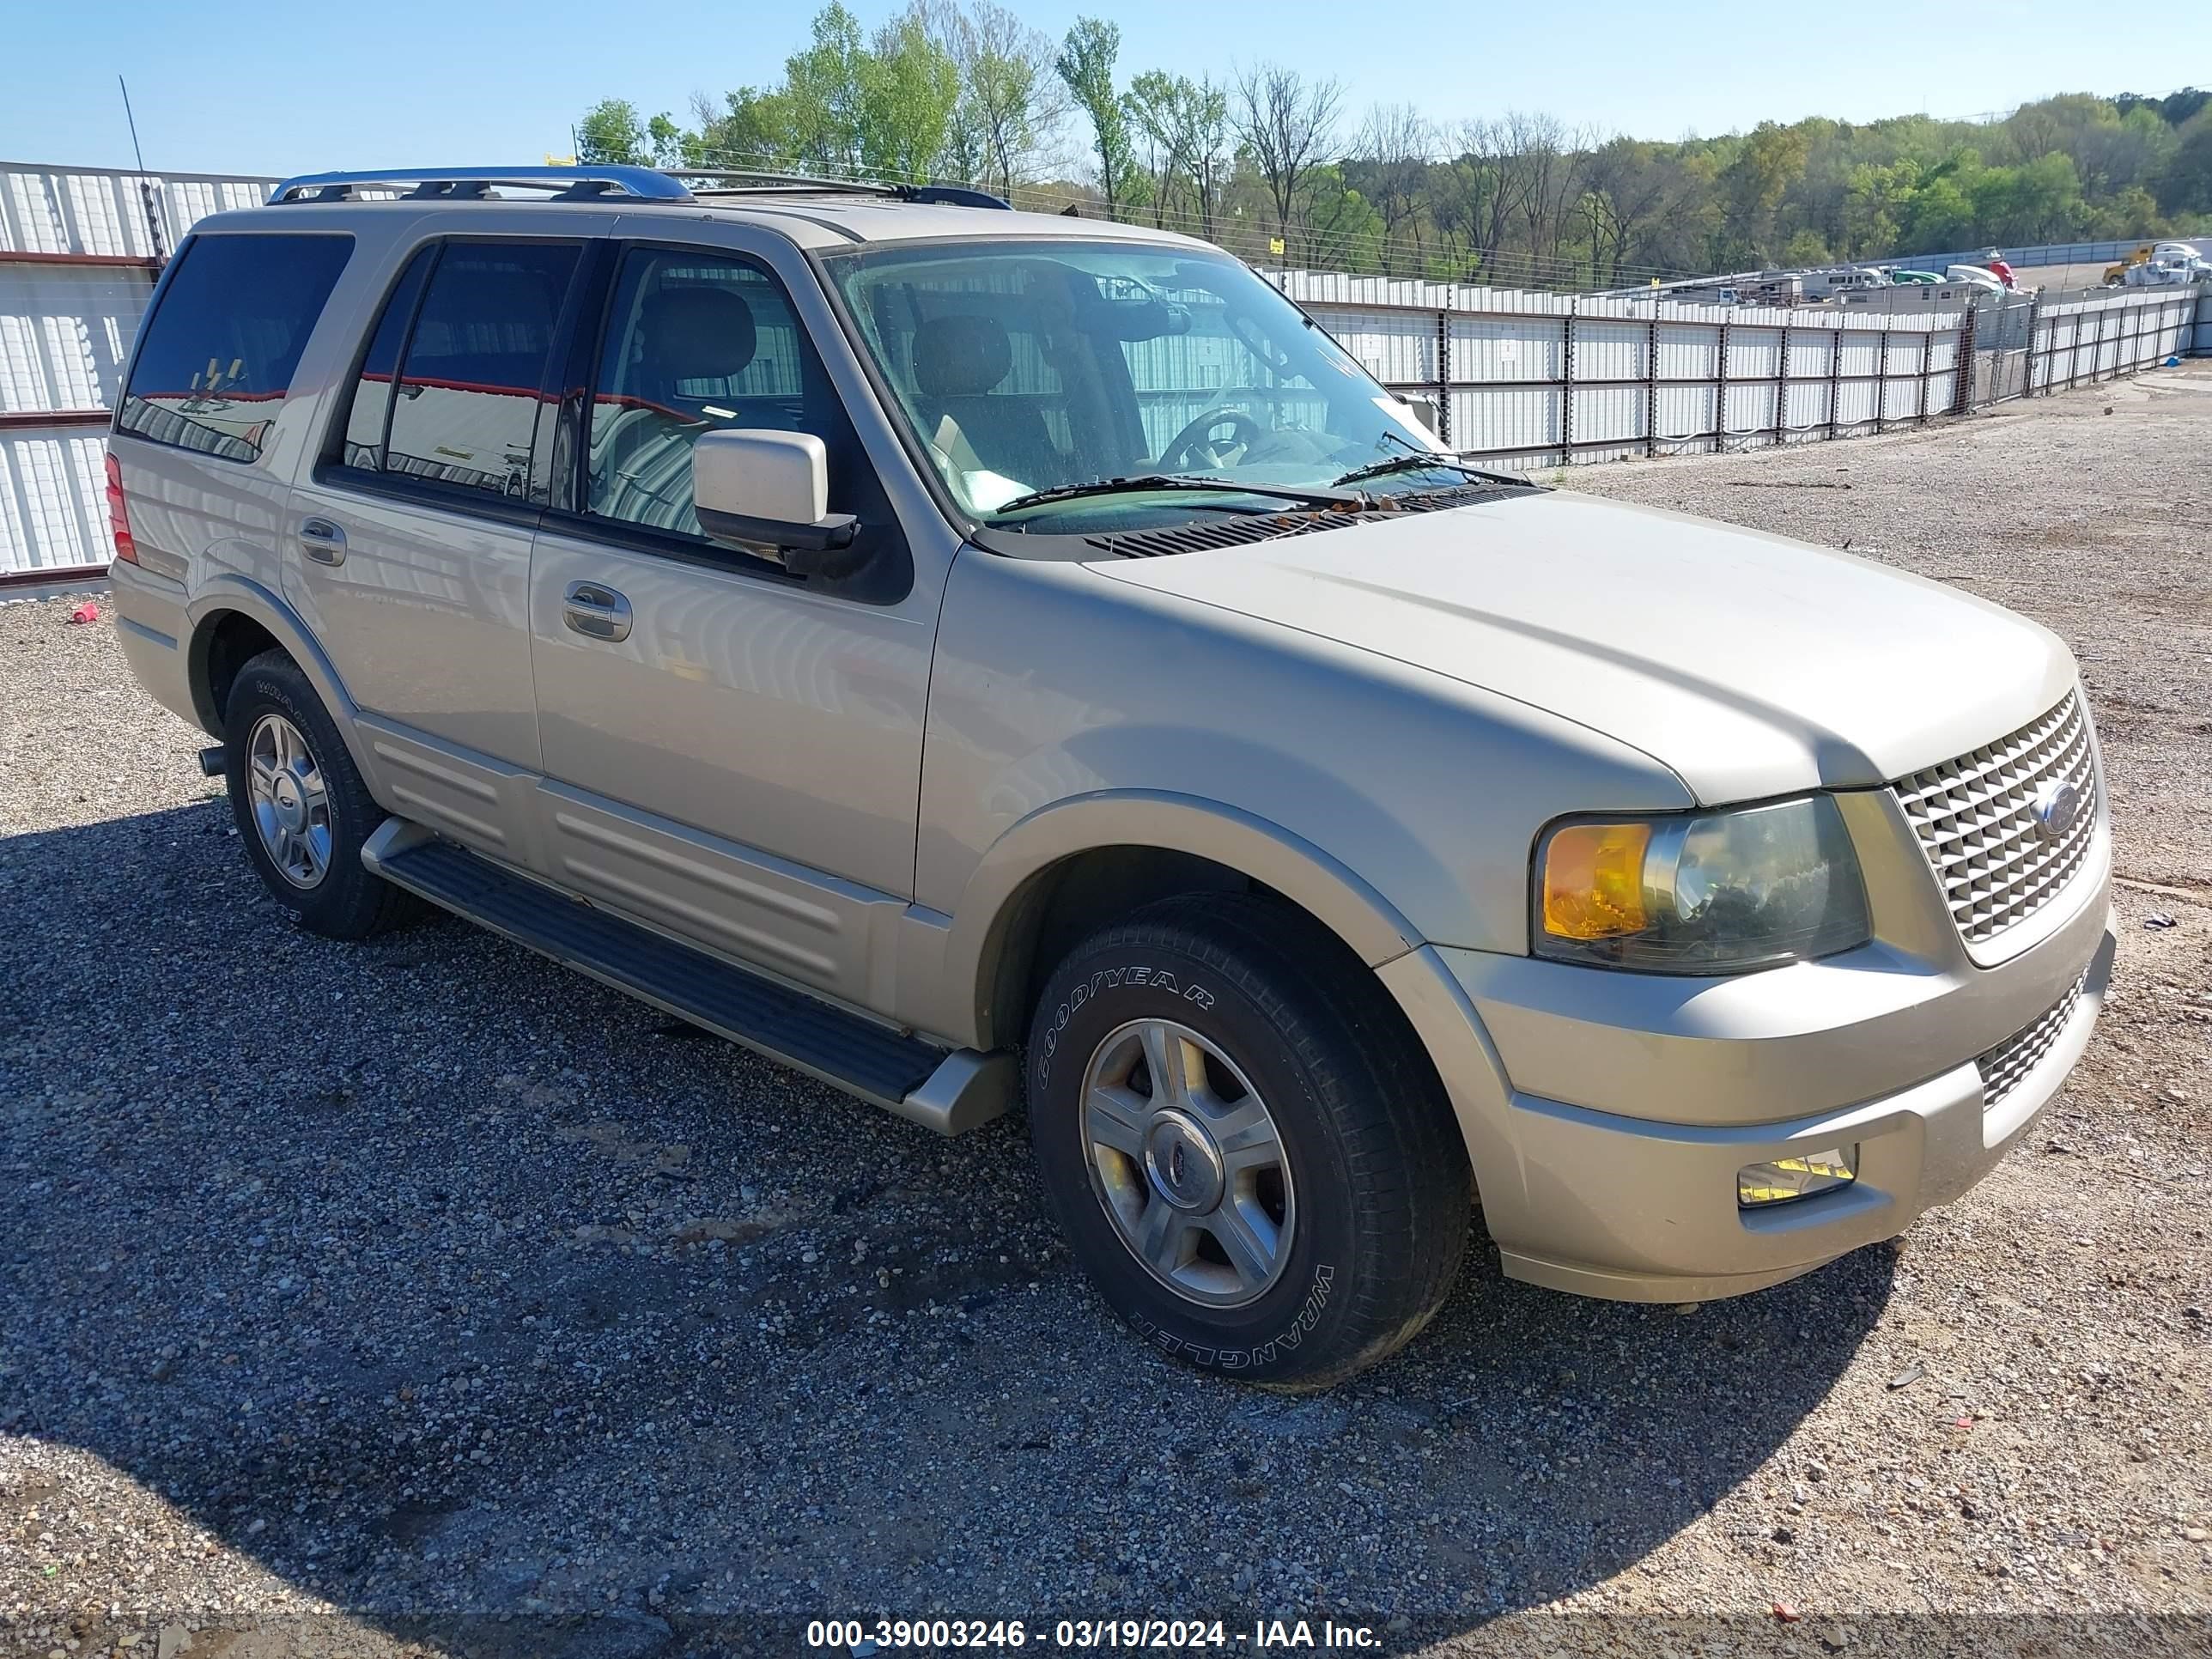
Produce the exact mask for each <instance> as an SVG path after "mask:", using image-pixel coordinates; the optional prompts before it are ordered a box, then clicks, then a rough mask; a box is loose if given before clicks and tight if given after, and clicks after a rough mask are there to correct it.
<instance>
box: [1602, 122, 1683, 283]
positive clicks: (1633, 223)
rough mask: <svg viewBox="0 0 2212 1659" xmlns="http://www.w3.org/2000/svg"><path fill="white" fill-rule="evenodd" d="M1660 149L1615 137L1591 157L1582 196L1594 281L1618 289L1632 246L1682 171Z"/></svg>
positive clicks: (1657, 210)
mask: <svg viewBox="0 0 2212 1659" xmlns="http://www.w3.org/2000/svg"><path fill="white" fill-rule="evenodd" d="M1679 178H1680V168H1679V167H1672V166H1670V165H1668V163H1666V162H1664V161H1661V160H1660V159H1659V158H1658V157H1657V155H1656V146H1654V145H1651V144H1646V143H1638V142H1637V141H1636V140H1635V139H1633V138H1627V137H1614V138H1609V139H1607V141H1606V142H1605V143H1601V144H1600V145H1598V146H1597V147H1596V148H1595V149H1593V150H1592V151H1591V152H1590V155H1589V168H1588V179H1587V182H1586V185H1585V188H1584V190H1583V201H1582V207H1583V218H1584V221H1585V222H1587V223H1588V225H1589V238H1590V280H1591V281H1592V282H1593V283H1598V284H1600V285H1601V286H1618V285H1619V284H1620V268H1621V266H1622V265H1623V264H1625V263H1626V261H1627V258H1628V251H1629V247H1630V246H1631V244H1632V242H1633V241H1634V240H1635V239H1636V238H1638V236H1640V235H1642V234H1644V232H1645V230H1646V228H1648V227H1649V225H1650V222H1651V221H1652V219H1653V218H1654V216H1656V215H1657V213H1658V212H1659V211H1660V210H1661V208H1662V205H1663V204H1665V203H1666V201H1667V199H1668V185H1669V184H1670V183H1671V182H1673V181H1674V180H1676V179H1679Z"/></svg>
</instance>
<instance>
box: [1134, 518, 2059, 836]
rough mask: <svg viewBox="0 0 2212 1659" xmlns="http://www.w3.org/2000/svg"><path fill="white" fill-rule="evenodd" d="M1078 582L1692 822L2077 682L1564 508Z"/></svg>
mask: <svg viewBox="0 0 2212 1659" xmlns="http://www.w3.org/2000/svg"><path fill="white" fill-rule="evenodd" d="M1090 568H1091V569H1093V570H1095V571H1097V572H1098V573H1099V574H1102V575H1103V576H1106V577H1109V578H1110V579H1112V580H1116V581H1125V582H1132V583H1134V584H1137V585H1138V586H1144V587H1149V588H1152V589H1154V590H1156V591H1158V592H1164V593H1170V594H1176V595H1180V596H1182V598H1185V599H1191V600H1194V601H1197V602H1199V603H1200V604H1204V605H1216V606H1219V607H1220V608H1222V609H1224V610H1226V611H1235V612H1237V613H1239V614H1241V615H1245V616H1250V617H1259V618H1261V619H1263V620H1266V621H1268V622H1273V623H1279V624H1280V625H1281V626H1283V627H1285V628H1292V629H1298V630H1300V631H1302V632H1304V633H1307V634H1312V635H1320V636H1322V637H1324V638H1328V639H1332V640H1337V641H1343V642H1344V643H1346V644H1347V645H1352V646H1356V647H1359V648H1361V649H1364V650H1366V651H1370V652H1374V653H1377V654H1379V655H1382V656H1385V657H1389V658H1393V659H1397V660H1399V661H1401V662H1405V663H1408V664H1412V665H1416V666H1419V667H1421V668H1425V669H1428V670H1431V671H1434V672H1436V673H1438V674H1443V675H1448V676H1449V677H1450V678H1454V679H1456V680H1461V681H1464V682H1466V683H1467V684H1472V685H1476V686H1480V687H1481V688H1483V689H1484V690H1488V691H1492V692H1495V693H1498V694H1500V695H1502V696H1509V697H1512V698H1515V699H1516V700H1518V701H1520V702H1527V703H1530V704H1533V705H1534V706H1536V707H1539V708H1544V709H1547V710H1549V711H1551V712H1552V713H1553V714H1559V715H1563V716H1565V718H1567V719H1569V720H1575V721H1577V722H1579V723H1580V724H1582V725H1583V726H1589V727H1591V728H1592V729H1594V730H1595V731H1598V732H1604V733H1605V734H1607V736H1609V737H1613V738H1618V739H1620V741H1622V742H1625V743H1628V744H1633V745H1634V746H1635V747H1637V748H1638V749H1640V750H1644V753H1646V754H1648V755H1650V756H1651V757H1653V758H1655V759H1656V760H1658V761H1660V762H1661V763H1663V764H1664V765H1666V766H1668V767H1669V768H1671V769H1673V770H1674V772H1675V773H1676V774H1677V775H1680V778H1681V779H1682V781H1683V782H1684V783H1686V785H1688V786H1689V787H1690V789H1691V790H1692V792H1693V793H1695V794H1696V795H1697V797H1698V799H1699V800H1700V801H1701V802H1703V803H1705V804H1707V805H1718V804H1722V803H1725V802H1729V801H1741V800H1751V799H1759V798H1760V797H1762V796H1766V795H1776V794H1784V793H1790V792H1792V791H1796V790H1802V789H1810V788H1818V787H1826V788H1832V789H1850V788H1867V787H1874V786H1876V785H1879V784H1882V783H1885V782H1887V781H1890V780H1892V779H1895V778H1899V777H1902V776H1904V775H1906V774H1908V773H1911V772H1915V771H1917V770H1919V769H1921V768H1923V767H1926V766H1932V765H1934V764H1936V763H1938V762H1941V761H1946V760H1949V759H1951V758H1953V757H1955V756H1958V755H1961V754H1964V753H1966V751H1968V750H1972V749H1975V748H1978V747H1979V746H1980V745H1981V744H1985V743H1988V742H1990V741H1992V740H1993V739H1995V738H2000V737H2002V736H2004V735H2006V734H2007V733H2008V732H2014V731H2016V730H2017V729H2018V728H2020V727H2021V726H2025V725H2027V723H2028V722H2029V721H2030V720H2033V719H2034V718H2035V717H2036V716H2037V715H2039V714H2042V713H2044V712H2045V710H2046V709H2048V708H2051V706H2052V705H2053V704H2054V703H2056V702H2058V700H2059V699H2060V698H2061V697H2063V696H2065V694H2066V692H2067V690H2069V688H2070V687H2071V686H2072V685H2073V684H2074V678H2075V671H2074V665H2073V659H2072V658H2071V656H2070V655H2069V653H2068V652H2067V649H2066V647H2065V645H2064V644H2063V642H2062V641H2060V640H2059V639H2058V637H2057V635H2054V634H2052V633H2051V632H2050V631H2049V630H2048V629H2045V628H2042V627H2040V626H2039V625H2038V624H2036V623H2032V622H2029V621H2028V620H2027V618H2025V617H2019V616H2015V614H2013V613H2012V612H2011V611H2006V610H2004V609H2002V608H2001V607H1999V606H1997V605H1991V604H1989V603H1988V602H1987V601H1985V600H1982V599H1975V598H1973V597H1972V595H1970V594H1966V593H1960V592H1956V591H1955V590H1954V589H1951V588H1948V587H1945V586H1942V585H1941V584H1940V583H1936V582H1932V581H1928V580H1923V579H1922V578H1920V577H1917V576H1911V575H1907V574H1904V573H1902V572H1899V571H1895V570H1891V569H1888V568H1886V567H1883V566H1881V565H1877V564H1873V563H1869V562H1867V561H1865V560H1863V559H1857V558H1853V557H1851V556H1850V555H1849V554H1844V553H1838V552H1832V551H1831V550H1827V549H1826V548H1820V547H1814V546H1813V545H1811V544H1808V543H1804V542H1797V541H1791V540H1790V539H1789V538H1785V537H1781V536H1769V535H1765V534H1763V533H1761V532H1757V531H1750V530H1741V529H1737V528H1735V526H1730V525H1724V524H1717V523H1715V522H1713V521H1712V520H1708V519H1699V518H1692V517H1691V516H1690V515H1689V514H1687V513H1668V512H1662V511H1658V510H1656V509H1654V508H1650V507H1630V506H1624V505H1621V504H1620V503H1617V502H1613V501H1601V500H1599V499H1597V498H1595V497H1593V496H1589V495H1576V494H1574V493H1572V492H1567V491H1547V492H1544V493H1542V494H1531V495H1516V496H1510V497H1507V498H1506V499H1504V500H1502V501H1489V502H1484V503H1481V504H1479V505H1475V506H1471V507H1457V508H1452V509H1449V510H1446V511H1443V512H1433V513H1420V514H1418V515H1413V514H1408V515H1407V517H1405V518H1404V519H1402V520H1384V521H1381V522H1377V521H1375V520H1368V521H1366V522H1364V523H1361V524H1358V525H1352V526H1346V528H1344V529H1342V530H1338V531H1330V532H1322V533H1319V534H1314V535H1305V536H1295V537H1289V538H1283V539H1281V540H1277V541H1272V542H1261V543H1258V544H1249V545H1246V546H1243V547H1235V548H1224V549H1218V550H1209V551H1203V552H1193V553H1182V554H1175V555H1170V556H1164V557H1158V558H1150V559H1117V560H1115V561H1113V562H1109V563H1099V564H1094V565H1092V566H1091V567H1090ZM1593 805H1600V803H1593Z"/></svg>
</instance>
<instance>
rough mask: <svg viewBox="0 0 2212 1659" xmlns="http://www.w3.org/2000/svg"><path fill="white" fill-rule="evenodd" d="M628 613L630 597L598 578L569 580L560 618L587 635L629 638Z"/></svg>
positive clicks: (597, 637) (563, 595) (600, 637)
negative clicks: (587, 580) (603, 583)
mask: <svg viewBox="0 0 2212 1659" xmlns="http://www.w3.org/2000/svg"><path fill="white" fill-rule="evenodd" d="M629 616H630V612H629V600H628V599H624V598H623V596H622V595H621V594H619V593H617V592H615V591H614V589H613V588H611V587H608V586H604V585H602V584H601V583H599V582H570V583H569V584H568V592H565V593H563V594H562V596H561V620H562V622H563V623H567V624H568V631H569V632H570V633H572V634H581V635H583V636H584V637H585V638H586V639H591V640H626V639H628V638H629Z"/></svg>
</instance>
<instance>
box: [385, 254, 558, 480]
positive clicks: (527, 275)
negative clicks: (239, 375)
mask: <svg viewBox="0 0 2212 1659" xmlns="http://www.w3.org/2000/svg"><path fill="white" fill-rule="evenodd" d="M578 252H579V250H578V249H577V247H576V246H574V244H572V243H562V244H553V243H532V242H448V243H447V244H445V245H444V246H442V247H441V248H440V249H439V250H438V251H437V255H436V263H435V264H434V265H433V266H431V267H430V270H429V274H428V282H427V284H426V285H425V287H424V288H423V289H422V296H421V299H420V301H419V303H418V302H416V301H414V300H413V299H412V298H411V296H410V292H409V290H410V282H409V281H408V280H407V279H404V278H403V280H402V281H401V283H400V284H399V286H398V289H396V290H395V291H394V293H393V295H392V298H391V300H389V301H386V307H385V314H384V316H383V318H382V319H380V321H379V323H378V325H377V331H376V336H375V337H374V339H373V340H372V341H371V343H370V346H369V352H368V358H367V360H366V361H365V362H364V363H363V367H362V380H361V382H360V384H359V386H356V390H355V398H354V407H353V409H352V410H349V413H348V416H347V424H346V436H345V441H344V443H345V447H344V458H345V460H346V463H347V465H351V466H356V467H361V468H364V469H366V470H368V471H380V472H385V473H388V474H392V475H393V476H396V477H410V478H422V479H429V480H434V481H435V482H437V483H441V484H446V485H449V486H455V487H459V488H461V489H474V490H481V491H483V492H484V493H486V494H488V495H498V496H501V497H505V498H508V499H511V500H515V501H522V500H526V499H529V498H531V496H532V478H533V477H536V476H538V473H539V472H542V468H541V469H538V470H537V471H533V465H532V460H533V456H534V455H535V454H536V453H537V451H538V447H539V446H540V445H542V444H545V443H549V442H550V428H551V426H552V422H551V420H550V418H546V419H542V420H541V418H540V412H541V410H543V411H544V413H545V415H546V416H549V417H550V413H551V411H552V410H553V408H554V406H555V404H556V401H557V400H556V398H554V396H553V394H552V393H551V392H549V391H547V390H546V386H547V384H548V378H549V377H548V362H549V360H550V357H551V356H552V351H553V341H554V336H555V334H556V325H557V324H558V322H559V320H560V316H561V307H562V301H564V300H565V299H566V297H567V295H568V283H569V280H570V278H571V277H572V276H574V273H575V269H576V261H577V257H578ZM404 311H411V312H412V314H413V326H412V330H411V331H407V332H406V334H405V337H406V342H407V343H406V348H405V350H404V354H402V355H400V356H398V377H397V379H396V380H392V379H390V378H389V377H390V375H391V374H392V370H391V369H390V368H389V367H388V364H389V362H390V361H391V356H392V342H393V341H394V340H396V338H397V337H398V331H404V330H405V329H406V323H405V319H404V318H402V319H400V320H398V322H397V323H395V321H394V313H398V312H404ZM387 330H393V331H394V332H393V333H392V334H391V335H389V336H387ZM380 353H381V354H384V355H383V356H382V357H381V358H380ZM379 374H382V375H383V376H385V377H386V379H384V380H379V379H378V378H377V376H378V375H379ZM379 404H385V405H386V407H384V408H381V409H380V408H379V407H378V405H379ZM379 416H381V423H382V433H381V437H380V441H379V437H378V435H377V432H376V428H377V425H378V419H379Z"/></svg>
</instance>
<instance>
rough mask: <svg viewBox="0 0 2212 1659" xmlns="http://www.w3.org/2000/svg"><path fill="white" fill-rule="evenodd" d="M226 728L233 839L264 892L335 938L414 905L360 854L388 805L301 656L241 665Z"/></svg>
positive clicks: (362, 933)
mask: <svg viewBox="0 0 2212 1659" xmlns="http://www.w3.org/2000/svg"><path fill="white" fill-rule="evenodd" d="M223 729H224V734H225V736H224V743H223V749H224V758H223V776H224V781H225V782H226V784H227V785H228V788H229V791H230V809H231V812H232V814H233V816H234V817H236V818H237V820H238V837H239V839H240V841H241V842H244V843H245V845H246V857H247V858H248V859H249V860H252V864H253V867H254V869H255V870H256V871H257V872H258V873H259V875H260V877H261V882H262V885H264V887H266V888H267V889H268V890H269V893H270V896H271V897H272V898H274V899H275V900H276V902H278V903H279V904H282V905H283V906H285V907H286V908H288V909H290V910H291V911H293V912H294V913H295V915H298V916H299V918H300V922H301V926H302V927H306V928H307V929H308V930H309V931H310V932H312V933H321V934H323V935H325V937H327V938H331V939H367V938H368V937H369V936H370V935H372V934H374V933H382V932H384V931H385V930H386V928H390V927H397V926H398V925H399V924H400V923H402V922H404V921H407V920H409V919H410V918H411V917H413V916H415V915H418V914H419V913H420V908H421V906H420V903H419V902H418V901H417V900H416V898H415V897H414V896H413V895H411V894H410V893H406V892H404V891H402V890H400V889H398V888H397V887H394V886H393V885H392V884H391V883H389V882H387V881H385V880H383V879H381V878H379V877H376V876H374V875H371V874H370V873H369V872H368V867H367V866H365V865H363V864H362V861H361V848H362V842H366V841H367V840H368V837H369V836H370V834H371V832H373V831H374V829H376V827H377V825H378V824H380V823H383V821H384V817H385V813H384V810H383V808H381V807H380V806H379V805H377V804H376V802H375V800H374V798H372V797H371V796H370V794H369V793H368V785H366V784H365V783H363V782H362V778H361V774H360V773H359V772H358V771H357V770H356V769H355V768H354V763H353V757H352V756H351V755H350V754H349V753H348V752H347V750H346V746H345V742H344V739H343V738H340V737H339V736H338V729H337V723H336V722H335V721H333V720H331V716H330V713H329V711H328V710H327V709H325V708H324V707H323V704H322V700H321V699H320V698H319V697H318V696H316V695H315V690H314V687H313V685H312V684H309V682H308V679H307V676H306V675H305V674H303V673H301V671H300V667H299V665H298V664H296V663H295V662H294V661H293V660H292V659H291V658H290V657H289V656H287V655H286V654H285V653H283V652H282V651H264V652H263V653H261V654H260V655H259V656H258V657H255V658H254V659H252V661H250V662H248V663H247V664H246V665H245V667H243V668H241V669H240V670H239V671H238V678H237V679H236V680H235V681H234V682H233V683H232V685H231V689H230V703H229V707H228V709H227V710H226V712H225V714H224V719H223Z"/></svg>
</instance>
